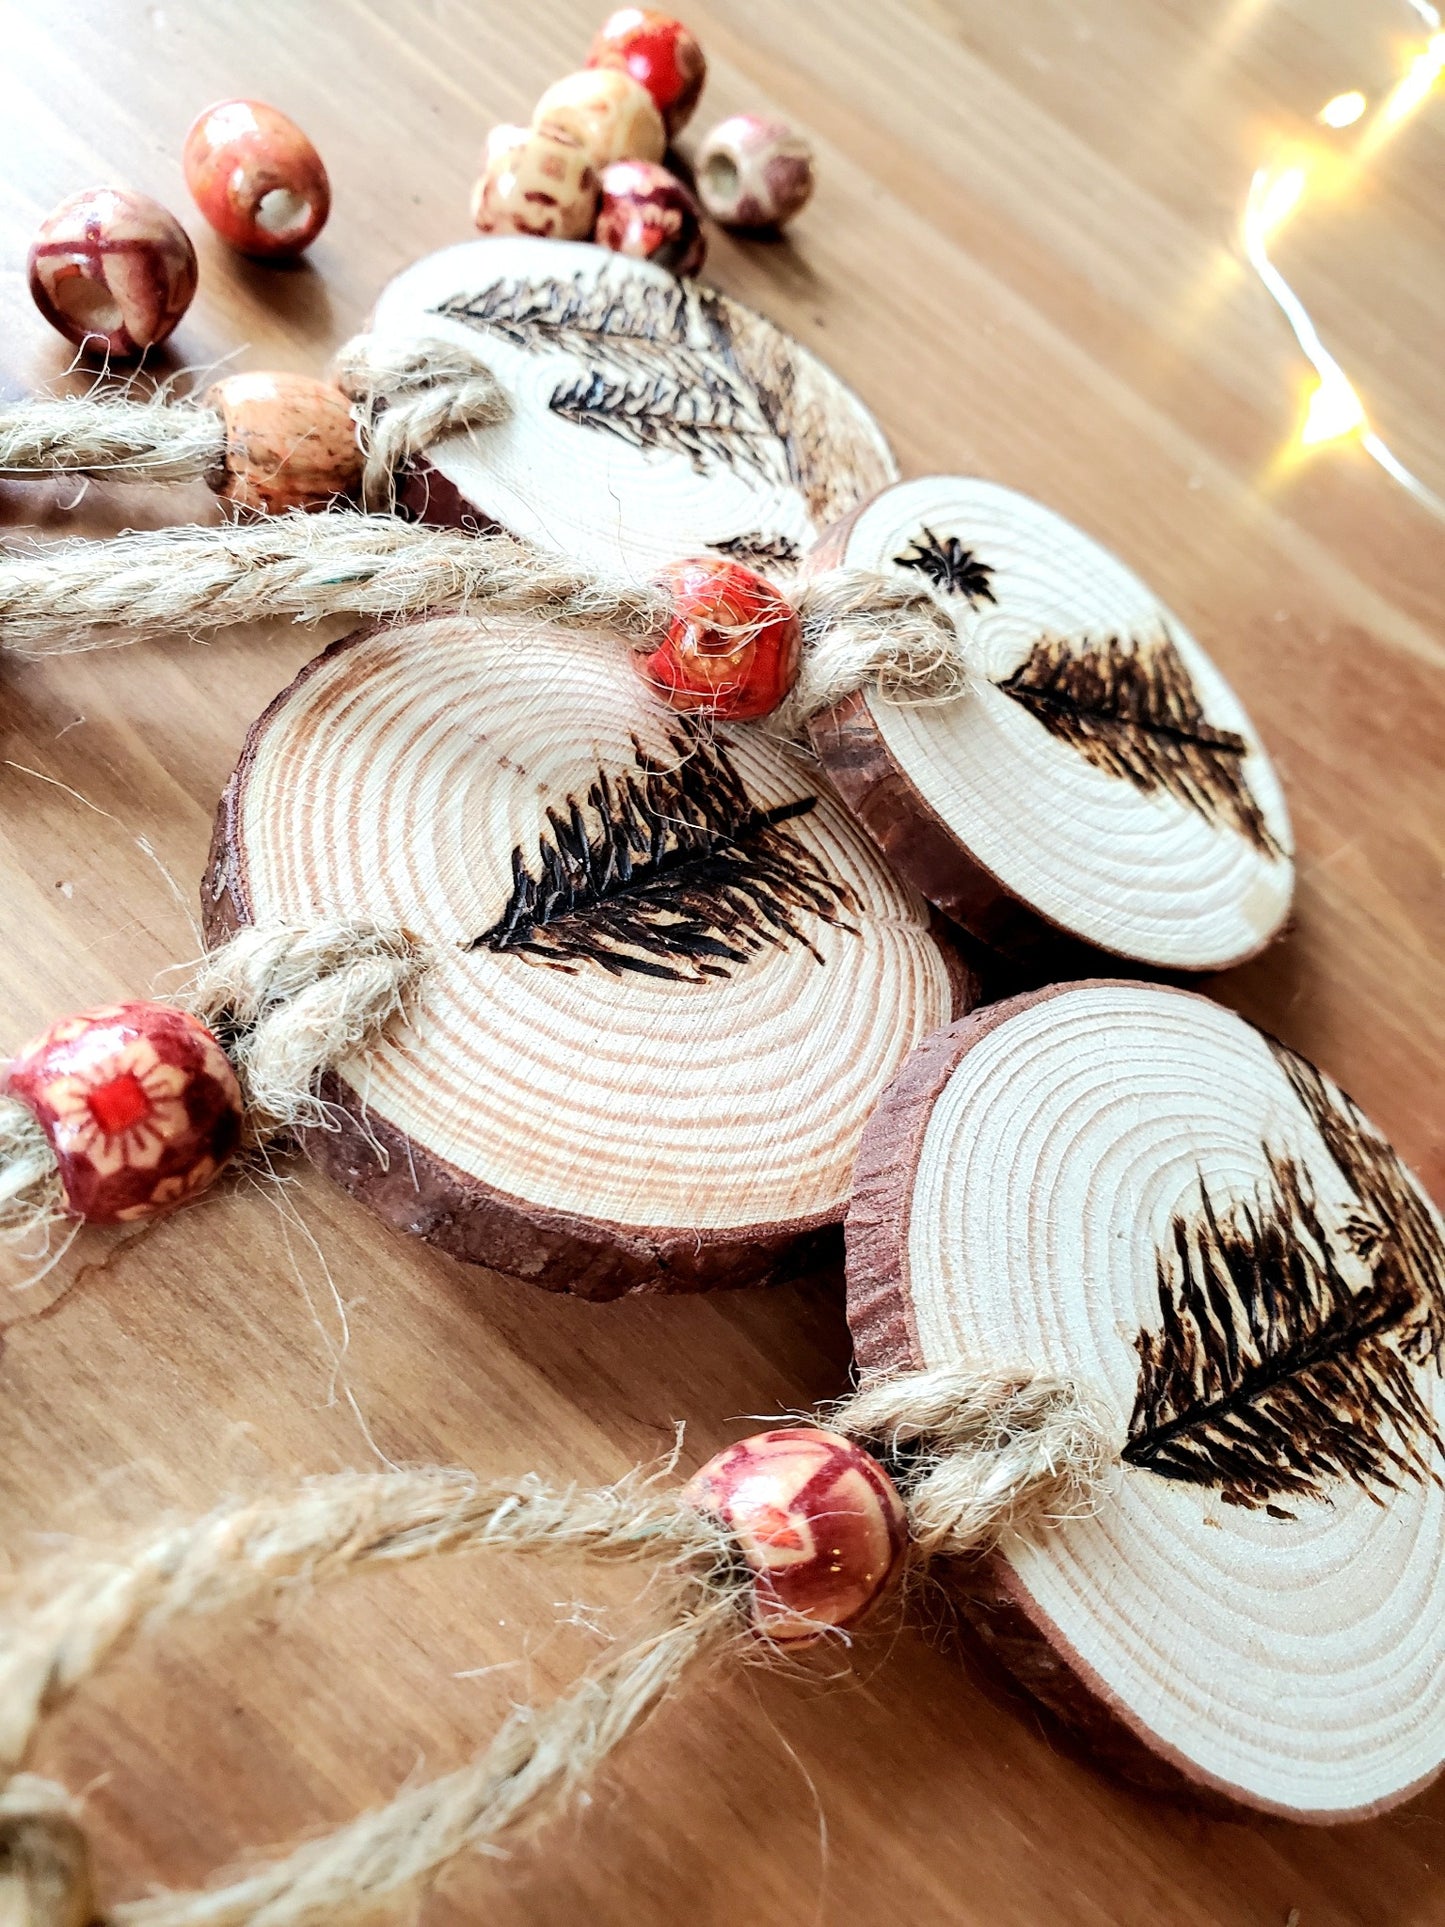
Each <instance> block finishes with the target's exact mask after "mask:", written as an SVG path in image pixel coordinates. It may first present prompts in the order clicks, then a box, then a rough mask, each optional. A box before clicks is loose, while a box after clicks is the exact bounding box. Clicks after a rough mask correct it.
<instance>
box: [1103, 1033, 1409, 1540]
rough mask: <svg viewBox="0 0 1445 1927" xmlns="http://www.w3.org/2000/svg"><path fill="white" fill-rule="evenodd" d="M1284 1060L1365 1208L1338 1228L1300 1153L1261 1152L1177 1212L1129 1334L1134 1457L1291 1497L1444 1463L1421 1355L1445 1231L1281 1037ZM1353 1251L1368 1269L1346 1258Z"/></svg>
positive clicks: (1254, 1503) (1371, 1137)
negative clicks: (1241, 1192) (1235, 1175)
mask: <svg viewBox="0 0 1445 1927" xmlns="http://www.w3.org/2000/svg"><path fill="white" fill-rule="evenodd" d="M1274 1049H1275V1051H1276V1055H1277V1056H1278V1057H1279V1060H1280V1063H1281V1065H1282V1067H1283V1069H1284V1071H1285V1073H1286V1075H1287V1076H1288V1077H1289V1079H1290V1082H1291V1083H1292V1084H1293V1086H1294V1088H1295V1090H1296V1091H1297V1093H1298V1094H1299V1096H1300V1098H1301V1100H1302V1102H1303V1103H1304V1104H1305V1106H1306V1108H1307V1110H1308V1111H1309V1112H1310V1114H1311V1116H1312V1117H1313V1119H1314V1121H1315V1123H1316V1124H1317V1126H1318V1127H1319V1129H1320V1132H1321V1135H1322V1136H1323V1138H1324V1140H1325V1143H1326V1145H1327V1146H1328V1147H1329V1150H1330V1154H1331V1156H1332V1158H1333V1159H1334V1161H1335V1163H1336V1164H1337V1166H1338V1168H1339V1170H1340V1172H1341V1174H1342V1175H1343V1176H1344V1177H1345V1178H1346V1180H1347V1181H1348V1182H1349V1183H1350V1185H1351V1187H1352V1189H1353V1191H1354V1193H1355V1196H1356V1199H1357V1208H1356V1209H1354V1210H1352V1211H1351V1213H1350V1214H1349V1217H1348V1218H1347V1219H1346V1220H1345V1222H1344V1223H1343V1225H1342V1226H1341V1227H1340V1228H1339V1230H1338V1231H1337V1232H1335V1233H1334V1234H1333V1235H1332V1234H1331V1232H1330V1230H1329V1229H1328V1228H1327V1226H1326V1225H1325V1223H1324V1221H1323V1219H1322V1216H1321V1213H1320V1208H1319V1205H1318V1202H1317V1200H1316V1197H1315V1195H1314V1192H1313V1189H1312V1187H1311V1185H1310V1182H1309V1179H1308V1176H1307V1174H1306V1173H1305V1171H1304V1170H1303V1168H1302V1167H1301V1165H1300V1164H1299V1163H1298V1162H1296V1161H1295V1160H1294V1159H1293V1158H1290V1157H1287V1156H1285V1155H1283V1154H1281V1153H1278V1152H1274V1151H1267V1152H1266V1163H1267V1173H1268V1175H1267V1178H1266V1181H1265V1182H1264V1183H1263V1184H1262V1185H1261V1187H1260V1189H1259V1192H1258V1194H1257V1195H1256V1197H1255V1198H1254V1199H1253V1200H1249V1201H1245V1202H1242V1203H1236V1204H1234V1205H1233V1206H1232V1207H1231V1208H1230V1209H1229V1210H1227V1211H1221V1210H1219V1209H1218V1208H1217V1206H1216V1205H1215V1203H1214V1201H1213V1200H1212V1199H1211V1198H1210V1196H1209V1194H1208V1191H1207V1189H1204V1188H1203V1187H1201V1197H1200V1204H1199V1208H1198V1210H1197V1211H1195V1212H1192V1213H1181V1214H1178V1215H1176V1217H1175V1218H1174V1219H1173V1221H1172V1222H1171V1225H1170V1228H1169V1236H1168V1239H1167V1242H1166V1246H1165V1248H1164V1249H1163V1250H1162V1251H1161V1252H1160V1254H1159V1259H1158V1294H1159V1311H1160V1324H1159V1326H1158V1329H1157V1330H1152V1331H1151V1330H1143V1331H1141V1332H1140V1333H1139V1334H1138V1336H1137V1338H1136V1339H1135V1347H1136V1350H1137V1352H1138V1356H1139V1380H1138V1387H1137V1392H1136V1397H1135V1402H1134V1409H1133V1413H1132V1415H1131V1417H1130V1421H1129V1436H1128V1442H1127V1444H1126V1445H1125V1447H1124V1451H1123V1458H1124V1461H1125V1463H1126V1464H1129V1465H1133V1466H1137V1467H1139V1468H1141V1469H1143V1470H1147V1471H1151V1472H1155V1473H1158V1474H1159V1475H1160V1476H1161V1477H1163V1478H1168V1479H1178V1480H1183V1481H1185V1482H1187V1483H1189V1484H1194V1485H1204V1486H1215V1487H1218V1488H1219V1489H1220V1494H1221V1497H1222V1498H1223V1499H1224V1500H1225V1501H1226V1503H1228V1504H1232V1505H1240V1506H1247V1507H1251V1508H1262V1509H1263V1510H1265V1511H1266V1512H1268V1513H1269V1514H1270V1515H1271V1516H1272V1517H1275V1518H1289V1517H1291V1516H1292V1514H1291V1513H1290V1512H1289V1511H1288V1508H1287V1506H1286V1505H1282V1504H1280V1503H1279V1501H1289V1500H1299V1499H1305V1498H1313V1499H1325V1498H1328V1496H1329V1488H1330V1485H1331V1483H1332V1482H1334V1481H1340V1480H1343V1481H1346V1482H1348V1483H1350V1484H1353V1485H1355V1486H1358V1487H1360V1488H1361V1489H1362V1490H1364V1491H1366V1492H1368V1493H1369V1494H1370V1495H1371V1496H1372V1497H1374V1498H1376V1499H1379V1498H1380V1497H1381V1496H1382V1495H1383V1494H1386V1493H1389V1492H1392V1491H1395V1490H1398V1489H1399V1487H1400V1486H1402V1485H1403V1484H1404V1483H1405V1482H1406V1480H1410V1479H1416V1480H1419V1479H1426V1478H1430V1479H1435V1480H1437V1481H1438V1480H1439V1476H1440V1475H1439V1471H1438V1460H1437V1454H1438V1453H1439V1452H1440V1451H1441V1449H1442V1439H1441V1435H1440V1429H1439V1426H1438V1424H1437V1422H1436V1419H1435V1414H1434V1409H1433V1402H1432V1400H1431V1398H1430V1396H1429V1393H1428V1388H1427V1387H1426V1386H1424V1385H1422V1382H1421V1376H1420V1374H1421V1370H1422V1368H1423V1367H1432V1368H1434V1369H1435V1370H1439V1369H1440V1367H1441V1364H1442V1352H1445V1246H1442V1243H1441V1239H1440V1234H1439V1230H1438V1227H1437V1226H1436V1224H1435V1221H1434V1219H1433V1218H1432V1216H1431V1213H1430V1211H1429V1208H1428V1206H1427V1205H1426V1204H1425V1202H1424V1199H1423V1197H1422V1196H1421V1194H1420V1193H1419V1192H1418V1191H1417V1190H1416V1188H1415V1186H1414V1184H1413V1183H1412V1182H1411V1180H1410V1178H1409V1176H1408V1174H1407V1173H1406V1172H1405V1170H1404V1167H1403V1166H1402V1165H1401V1164H1400V1162H1399V1160H1398V1158H1396V1157H1395V1154H1394V1153H1393V1151H1391V1150H1390V1148H1389V1146H1388V1145H1386V1144H1385V1143H1384V1142H1383V1140H1382V1139H1380V1138H1379V1137H1378V1135H1377V1134H1376V1133H1375V1132H1374V1131H1373V1130H1372V1129H1371V1128H1370V1127H1369V1126H1368V1125H1367V1124H1366V1123H1365V1121H1364V1119H1363V1118H1362V1117H1361V1116H1360V1114H1359V1112H1358V1111H1357V1110H1356V1109H1355V1107H1354V1105H1353V1104H1352V1103H1351V1102H1350V1100H1349V1099H1348V1098H1346V1097H1345V1096H1344V1095H1343V1093H1341V1092H1339V1091H1338V1090H1336V1089H1335V1087H1334V1086H1332V1085H1330V1084H1328V1083H1327V1081H1326V1080H1325V1079H1324V1078H1322V1077H1321V1076H1320V1074H1319V1072H1318V1071H1316V1070H1314V1069H1313V1067H1312V1066H1310V1065H1308V1064H1306V1063H1304V1061H1303V1060H1302V1059H1300V1058H1297V1057H1295V1056H1294V1054H1293V1053H1292V1052H1288V1051H1285V1050H1284V1048H1283V1046H1274ZM1351 1259H1353V1260H1354V1261H1355V1264H1354V1266H1353V1269H1355V1270H1356V1272H1357V1273H1358V1271H1359V1270H1360V1269H1361V1268H1363V1270H1364V1273H1365V1276H1364V1280H1363V1282H1360V1281H1359V1280H1358V1278H1357V1279H1356V1282H1353V1283H1352V1282H1351V1279H1350V1277H1349V1276H1348V1275H1347V1273H1346V1270H1345V1265H1346V1263H1347V1262H1348V1261H1349V1260H1351Z"/></svg>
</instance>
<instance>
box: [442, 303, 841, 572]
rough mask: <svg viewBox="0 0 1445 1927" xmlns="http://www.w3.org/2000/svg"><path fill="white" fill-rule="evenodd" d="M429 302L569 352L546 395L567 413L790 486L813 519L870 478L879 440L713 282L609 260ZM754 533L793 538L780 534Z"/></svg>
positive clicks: (783, 540) (586, 424)
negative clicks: (615, 270)
mask: <svg viewBox="0 0 1445 1927" xmlns="http://www.w3.org/2000/svg"><path fill="white" fill-rule="evenodd" d="M435 312H436V313H437V314H439V315H443V316H445V317H446V318H447V319H448V320H452V321H459V322H461V323H463V324H464V325H465V326H467V327H469V328H474V329H476V330H478V331H479V332H481V333H483V334H494V335H496V336H498V337H499V338H500V339H502V340H504V341H506V342H508V343H510V344H511V346H513V347H514V348H520V349H522V350H524V351H525V352H527V353H530V354H540V353H544V352H549V351H552V352H559V351H560V352H565V353H566V354H567V355H568V356H570V357H571V358H572V360H574V361H575V362H579V363H580V364H581V371H580V373H579V374H577V375H575V376H573V377H572V378H571V379H569V380H567V381H560V382H559V383H558V384H557V386H556V387H555V388H554V390H553V392H552V395H551V397H550V399H549V403H548V406H549V407H550V408H551V409H552V410H554V411H555V412H556V413H557V414H559V415H561V416H562V417H563V418H564V419H565V420H567V421H570V422H572V423H574V424H575V425H576V426H577V427H579V428H585V429H591V430H593V431H595V432H597V433H601V434H609V435H612V436H615V437H616V438H617V439H618V440H621V441H625V442H627V443H629V444H630V445H631V446H633V447H634V448H638V449H641V450H643V451H644V452H648V451H655V452H662V453H670V454H678V455H684V456H686V457H687V459H688V460H689V461H690V462H691V463H692V465H693V468H694V469H695V470H696V471H697V472H698V473H705V472H706V471H707V469H709V468H710V467H713V468H715V467H726V468H733V469H737V470H741V471H743V472H745V473H748V474H751V475H754V476H756V477H757V478H758V479H759V480H760V481H762V482H764V483H766V484H769V485H771V486H773V487H783V486H790V487H793V488H796V489H797V490H798V491H799V493H800V494H801V495H802V496H803V498H804V500H805V501H806V503H807V505H808V510H809V513H810V515H811V516H812V517H813V519H814V520H815V521H816V522H819V523H822V522H826V521H831V520H833V519H834V518H835V517H836V516H838V515H841V514H843V513H845V512H846V511H847V510H848V509H850V508H853V507H856V506H857V503H858V501H859V500H860V499H861V498H862V497H863V496H864V495H867V494H869V493H870V492H871V491H872V490H873V489H875V488H876V487H877V486H878V453H877V450H876V448H874V447H873V446H872V445H871V444H870V443H869V442H868V440H867V435H866V432H865V430H864V429H863V428H862V427H861V426H860V425H859V423H858V422H857V421H855V420H854V419H853V418H852V417H851V416H849V415H847V413H846V411H843V410H839V409H838V408H837V407H836V406H834V405H832V398H831V396H830V395H829V394H828V393H827V392H825V391H822V390H820V389H819V387H818V384H817V382H816V381H815V380H811V379H809V378H808V375H807V372H806V371H805V370H803V369H802V368H801V366H800V363H799V361H798V356H797V353H796V350H795V347H794V344H793V343H792V342H790V341H789V340H788V338H787V337H786V336H785V335H783V334H782V333H781V332H780V331H779V330H778V329H775V328H772V327H770V326H769V325H767V324H766V323H764V322H761V321H760V320H759V319H758V318H757V317H756V316H755V315H751V314H749V313H748V312H747V311H746V310H745V309H742V308H739V307H737V306H736V305H735V304H734V303H733V302H730V301H729V300H728V299H727V297H726V296H724V295H720V294H716V293H714V292H713V291H712V290H711V289H709V288H700V287H698V286H696V284H694V283H692V282H686V281H677V282H674V283H670V284H668V285H666V286H663V285H661V284H659V283H658V282H656V281H655V280H653V279H652V278H651V277H640V276H636V275H624V276H621V277H619V276H617V275H614V274H608V273H602V274H593V275H584V274H577V275H574V276H573V277H572V278H571V279H570V280H566V279H557V278H553V277H542V278H538V279H536V280H531V279H527V280H522V279H516V280H503V281H498V282H495V283H493V284H492V285H491V286H490V287H488V288H485V289H483V290H482V291H481V292H480V293H478V294H472V295H456V296H453V297H451V298H450V299H448V300H446V301H443V302H441V303H440V304H439V305H438V307H437V308H436V309H435ZM859 478H862V479H859ZM757 539H758V541H759V543H761V544H762V545H763V546H764V547H766V546H767V545H770V544H773V543H777V544H783V545H786V546H787V547H789V548H793V549H794V550H795V545H794V544H792V543H791V541H790V539H789V538H788V537H786V536H775V535H771V534H768V533H767V532H762V533H761V534H760V535H759V537H758V538H757ZM787 559H789V560H793V559H795V554H794V555H790V556H789V557H788V558H787Z"/></svg>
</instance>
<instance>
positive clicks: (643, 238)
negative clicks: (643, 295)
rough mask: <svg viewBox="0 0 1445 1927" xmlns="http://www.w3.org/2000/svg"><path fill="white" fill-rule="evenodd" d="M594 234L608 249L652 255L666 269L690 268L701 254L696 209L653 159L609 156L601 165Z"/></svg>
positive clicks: (699, 211)
mask: <svg viewBox="0 0 1445 1927" xmlns="http://www.w3.org/2000/svg"><path fill="white" fill-rule="evenodd" d="M594 238H595V239H596V241H597V242H598V244H599V245H600V246H602V247H604V248H611V249H612V251H613V253H614V254H630V255H632V256H633V257H634V258H636V259H637V260H640V261H655V262H656V263H657V265H658V267H660V268H666V269H668V271H669V272H670V273H672V274H696V273H697V272H698V270H699V268H701V266H702V264H703V262H704V260H705V259H706V258H707V237H706V236H705V235H704V233H703V231H702V209H701V208H700V207H699V206H698V204H697V202H696V201H695V200H694V199H693V197H692V195H691V193H690V192H689V191H688V189H687V188H686V187H685V186H684V185H683V183H682V182H681V181H680V180H679V179H678V178H677V176H676V175H675V174H672V173H669V171H668V170H667V168H665V167H659V166H658V164H657V163H656V161H614V162H613V163H612V165H611V167H607V168H604V169H603V170H602V207H601V210H600V212H599V213H598V216H597V231H596V234H595V236H594Z"/></svg>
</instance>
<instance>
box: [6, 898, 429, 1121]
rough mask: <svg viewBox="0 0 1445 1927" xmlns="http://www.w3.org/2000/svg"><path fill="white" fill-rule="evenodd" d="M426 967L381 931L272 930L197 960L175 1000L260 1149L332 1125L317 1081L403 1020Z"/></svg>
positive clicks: (417, 950)
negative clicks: (220, 1069)
mask: <svg viewBox="0 0 1445 1927" xmlns="http://www.w3.org/2000/svg"><path fill="white" fill-rule="evenodd" d="M425 967H426V952H425V949H424V947H423V946H422V945H421V944H419V943H418V942H417V941H416V940H415V939H414V938H412V937H410V936H408V935H407V934H406V933H405V932H404V931H400V930H395V929H391V928H388V927H386V926H383V925H380V924H375V923H370V922H364V921H350V922H336V923H326V924H316V925H310V926H305V927H299V926H294V925H287V924H272V925H269V926H267V927H265V928H261V929H257V928H246V929H242V930H239V931H237V933H236V935H235V936H234V937H232V938H231V939H230V940H229V942H227V943H224V944H221V945H220V946H219V947H218V948H217V949H215V950H213V951H211V952H210V954H209V955H208V956H206V957H203V958H202V959H201V961H200V962H199V963H198V964H197V965H196V967H195V969H194V971H193V973H192V975H191V978H190V981H189V983H188V984H187V986H186V988H185V989H184V991H183V992H182V993H181V995H180V997H179V998H178V1000H177V1001H178V1002H180V1003H181V1005H182V1006H183V1008H185V1009H187V1010H189V1011H190V1012H191V1014H192V1015H193V1016H195V1017H199V1018H200V1020H201V1022H202V1023H203V1024H206V1025H207V1026H209V1028H210V1029H212V1030H214V1031H215V1032H216V1034H217V1035H218V1036H219V1037H221V1038H222V1039H223V1041H224V1042H225V1044H226V1047H227V1054H228V1055H229V1057H230V1059H231V1062H232V1063H233V1064H234V1065H235V1066H236V1074H237V1076H238V1077H239V1079H240V1081H241V1091H242V1095H243V1096H244V1098H245V1101H246V1125H247V1130H248V1132H249V1134H250V1137H251V1139H252V1141H253V1142H259V1141H263V1140H265V1139H266V1138H270V1137H274V1136H276V1135H277V1134H278V1133H279V1132H282V1131H288V1130H297V1129H308V1128H309V1129H315V1128H318V1127H320V1128H322V1129H325V1128H328V1127H329V1126H330V1125H331V1123H332V1119H331V1118H330V1116H329V1115H328V1113H327V1110H326V1106H325V1105H324V1104H323V1103H322V1101H321V1099H320V1098H319V1097H317V1095H316V1082H317V1080H318V1078H319V1077H320V1075H321V1073H322V1072H323V1071H325V1070H329V1069H330V1068H331V1067H332V1066H333V1065H336V1064H340V1063H344V1062H345V1060H346V1059H347V1058H348V1057H350V1056H351V1055H352V1054H353V1053H354V1052H355V1051H357V1050H360V1049H361V1048H362V1047H363V1046H364V1045H366V1044H367V1043H369V1042H370V1041H371V1040H372V1039H373V1038H374V1037H376V1036H377V1035H378V1034H379V1033H380V1032H381V1031H382V1030H384V1029H385V1027H386V1026H387V1024H389V1023H390V1022H391V1020H392V1018H393V1017H395V1016H397V1015H399V1014H400V1013H401V1011H402V1010H403V1009H404V1008H405V1006H406V1002H407V999H408V997H409V996H410V994H411V992H412V991H413V990H414V988H415V987H416V984H417V981H418V979H419V977H420V976H421V973H422V971H423V970H424V969H425ZM0 1157H3V1151H0Z"/></svg>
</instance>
